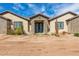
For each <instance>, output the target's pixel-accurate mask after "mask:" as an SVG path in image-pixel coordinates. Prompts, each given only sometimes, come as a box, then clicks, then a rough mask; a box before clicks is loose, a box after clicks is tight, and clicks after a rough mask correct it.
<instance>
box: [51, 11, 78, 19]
mask: <svg viewBox="0 0 79 59" xmlns="http://www.w3.org/2000/svg"><path fill="white" fill-rule="evenodd" d="M67 14H71V15H74V16H77V15H78V14H75V13H73V12H70V11H69V12H66V13H63V14H61V15H59V16H56V17H54V18H52V19H50V20H54V19H57V18H59V17H62V16H64V15H67Z"/></svg>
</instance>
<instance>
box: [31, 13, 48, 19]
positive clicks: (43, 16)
mask: <svg viewBox="0 0 79 59" xmlns="http://www.w3.org/2000/svg"><path fill="white" fill-rule="evenodd" d="M37 16H43V17H45V18H47V19H49V17H47V16H45V15H43V14H41V13H39V14H36V15H34V16H32V17H30V19H33V18H35V17H37Z"/></svg>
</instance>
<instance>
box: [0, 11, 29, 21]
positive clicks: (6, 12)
mask: <svg viewBox="0 0 79 59" xmlns="http://www.w3.org/2000/svg"><path fill="white" fill-rule="evenodd" d="M8 13H9V14H12V15H14V16H17V17H19V18H22V19H24V20H26V21H28V19H27V18H24V17H21V16H19V15H17V14H15V13H13V12H10V11H5V12H3V13H1V14H0V15H5V14H8Z"/></svg>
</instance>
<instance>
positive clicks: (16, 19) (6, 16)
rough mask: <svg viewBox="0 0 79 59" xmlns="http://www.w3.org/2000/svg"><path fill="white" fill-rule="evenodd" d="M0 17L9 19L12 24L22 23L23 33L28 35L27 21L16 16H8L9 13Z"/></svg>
mask: <svg viewBox="0 0 79 59" xmlns="http://www.w3.org/2000/svg"><path fill="white" fill-rule="evenodd" d="M2 16H3V17H5V18H8V19H11V20H12V22H13V23H14V22H15V21H20V22H23V30H24V32H25V33H26V34H27V33H29V32H28V21H27V20H24V19H22V18H20V17H17V16H15V15H13V14H10V13H7V14H4V15H2ZM12 26H13V25H12Z"/></svg>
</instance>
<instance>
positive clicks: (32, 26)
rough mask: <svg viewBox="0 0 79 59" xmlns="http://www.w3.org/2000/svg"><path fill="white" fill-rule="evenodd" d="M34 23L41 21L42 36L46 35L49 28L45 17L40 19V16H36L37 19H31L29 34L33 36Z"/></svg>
mask: <svg viewBox="0 0 79 59" xmlns="http://www.w3.org/2000/svg"><path fill="white" fill-rule="evenodd" d="M35 21H43V23H44V29H43V31H44V32H43V33H42V34H47V32H48V28H49V27H48V26H49V24H48V19H47V18H45V17H42V16H37V17H35V18H33V19H31V31H30V33H31V34H34V33H35V27H34V22H35Z"/></svg>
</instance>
